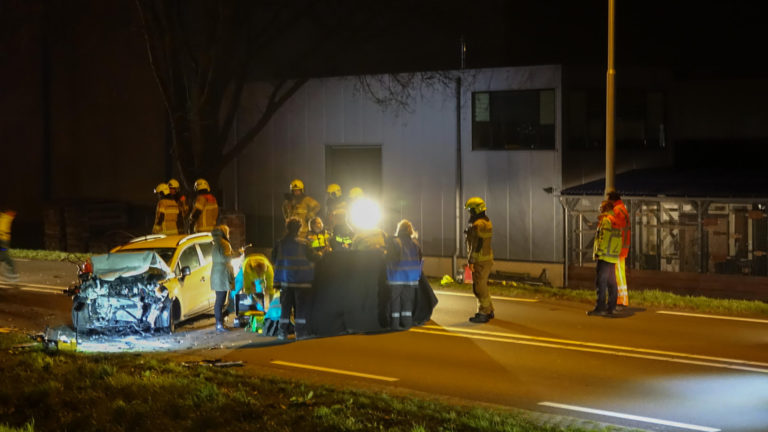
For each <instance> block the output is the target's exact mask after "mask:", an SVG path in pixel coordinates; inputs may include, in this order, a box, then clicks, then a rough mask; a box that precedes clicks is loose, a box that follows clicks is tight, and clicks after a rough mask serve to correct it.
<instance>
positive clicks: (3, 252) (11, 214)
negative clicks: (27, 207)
mask: <svg viewBox="0 0 768 432" xmlns="http://www.w3.org/2000/svg"><path fill="white" fill-rule="evenodd" d="M15 217H16V212H15V211H13V210H4V211H2V212H0V265H2V266H3V267H8V269H7V271H6V269H4V268H3V269H0V270H2V271H0V276H3V277H4V278H7V279H8V280H11V281H15V280H18V279H19V274H18V273H17V272H16V264H15V263H14V262H13V258H11V255H10V248H11V224H12V223H13V219H14V218H15Z"/></svg>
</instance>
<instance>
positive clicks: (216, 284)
mask: <svg viewBox="0 0 768 432" xmlns="http://www.w3.org/2000/svg"><path fill="white" fill-rule="evenodd" d="M211 235H212V236H213V251H212V252H211V289H212V290H213V291H216V303H215V304H214V307H213V313H214V316H215V317H216V332H219V333H221V332H225V331H227V328H226V327H224V320H223V318H222V309H223V308H224V301H225V300H226V299H227V293H228V292H229V290H231V289H232V288H233V287H234V284H235V275H234V271H233V269H232V263H231V259H232V257H233V256H234V255H235V253H234V252H233V251H232V245H230V244H229V227H228V226H226V225H219V226H217V227H214V228H213V230H212V231H211Z"/></svg>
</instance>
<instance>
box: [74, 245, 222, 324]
mask: <svg viewBox="0 0 768 432" xmlns="http://www.w3.org/2000/svg"><path fill="white" fill-rule="evenodd" d="M212 248H213V239H212V237H211V235H210V233H199V234H192V235H171V236H165V235H162V234H158V235H151V236H144V237H140V238H137V239H134V240H132V241H130V242H129V243H127V244H125V245H122V246H118V247H116V248H114V249H113V250H112V251H111V252H110V253H108V254H104V255H96V256H93V257H92V258H91V259H90V262H89V263H87V265H86V266H84V268H83V269H82V270H81V274H80V284H79V285H78V286H76V287H74V289H73V292H72V293H73V294H74V296H73V299H72V300H73V302H72V325H73V326H74V328H75V330H77V331H78V332H82V331H98V332H102V333H127V332H137V331H138V332H150V331H154V330H162V331H168V332H173V331H174V329H175V326H176V324H177V323H178V322H179V321H182V320H185V319H188V318H191V317H194V316H197V315H200V314H203V313H208V312H210V311H212V310H213V305H214V301H215V294H214V292H213V291H211V287H210V273H211V250H212Z"/></svg>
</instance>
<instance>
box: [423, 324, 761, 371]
mask: <svg viewBox="0 0 768 432" xmlns="http://www.w3.org/2000/svg"><path fill="white" fill-rule="evenodd" d="M423 328H426V329H430V330H423V329H422V328H411V329H410V330H409V331H411V332H416V333H431V334H437V335H443V336H455V337H464V338H469V339H481V340H489V341H494V342H506V343H516V344H521V345H533V346H542V347H547V348H559V349H565V350H571V351H584V352H593V353H600V354H609V355H616V356H623V357H634V358H642V359H649V360H660V361H667V362H672V363H686V364H694V365H699V366H710V367H717V368H724V369H737V370H743V371H748V372H758V373H764V374H768V363H761V362H753V361H748V360H739V359H729V358H721V357H710V356H702V355H697V354H686V353H678V352H673V351H660V350H652V349H644V348H633V347H624V346H620V345H607V344H600V343H593V342H583V341H575V340H568V339H555V338H546V337H537V336H528V335H516V334H510V333H501V332H489V331H481V330H471V329H465V328H460V327H440V326H429V325H427V326H423ZM431 329H434V330H431ZM456 332H459V333H456ZM462 333H469V334H462ZM515 339H517V340H515ZM571 345H574V346H571Z"/></svg>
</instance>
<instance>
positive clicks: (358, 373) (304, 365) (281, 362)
mask: <svg viewBox="0 0 768 432" xmlns="http://www.w3.org/2000/svg"><path fill="white" fill-rule="evenodd" d="M271 363H272V364H276V365H281V366H290V367H295V368H301V369H311V370H316V371H321V372H330V373H335V374H342V375H351V376H356V377H361V378H370V379H375V380H381V381H390V382H392V381H399V380H400V378H391V377H385V376H380V375H371V374H365V373H360V372H352V371H347V370H342V369H332V368H326V367H322V366H313V365H306V364H301V363H291V362H284V361H280V360H273V361H272V362H271Z"/></svg>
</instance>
